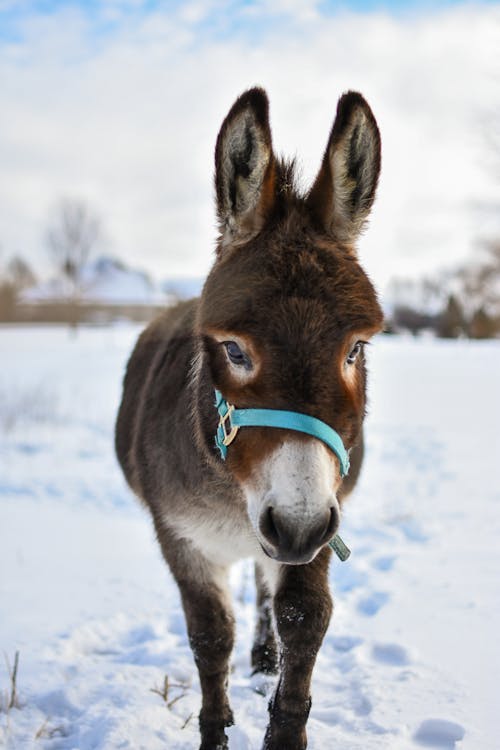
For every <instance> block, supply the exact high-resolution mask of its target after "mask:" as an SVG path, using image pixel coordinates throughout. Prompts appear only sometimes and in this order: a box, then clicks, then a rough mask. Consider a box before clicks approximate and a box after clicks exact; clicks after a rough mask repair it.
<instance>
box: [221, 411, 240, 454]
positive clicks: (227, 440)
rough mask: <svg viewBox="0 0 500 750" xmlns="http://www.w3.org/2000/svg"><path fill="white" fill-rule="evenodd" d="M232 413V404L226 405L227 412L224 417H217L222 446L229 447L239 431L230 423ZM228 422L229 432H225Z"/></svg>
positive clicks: (236, 426)
mask: <svg viewBox="0 0 500 750" xmlns="http://www.w3.org/2000/svg"><path fill="white" fill-rule="evenodd" d="M233 411H234V406H233V404H228V405H227V412H226V413H225V414H224V415H222V414H221V415H220V417H219V428H220V430H221V431H222V435H223V438H222V444H223V445H231V443H232V442H233V440H234V438H235V437H236V435H237V433H238V430H239V429H240V428H239V426H238V425H234V424H233V423H232V422H231V414H232V413H233ZM227 421H229V427H230V430H229V432H228V431H227V427H226V422H227Z"/></svg>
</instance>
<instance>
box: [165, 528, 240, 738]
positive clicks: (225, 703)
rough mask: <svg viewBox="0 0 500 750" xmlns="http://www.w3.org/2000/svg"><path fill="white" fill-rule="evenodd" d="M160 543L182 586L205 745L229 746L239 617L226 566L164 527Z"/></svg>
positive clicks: (180, 587)
mask: <svg viewBox="0 0 500 750" xmlns="http://www.w3.org/2000/svg"><path fill="white" fill-rule="evenodd" d="M160 542H161V545H162V551H163V553H164V556H165V558H166V560H167V562H168V564H169V567H170V569H171V571H172V573H173V575H174V577H175V579H176V581H177V585H178V586H179V589H180V593H181V597H182V604H183V607H184V613H185V615H186V624H187V630H188V635H189V643H190V645H191V649H192V651H193V656H194V660H195V662H196V666H197V667H198V673H199V677H200V686H201V692H202V706H201V711H200V717H199V723H200V734H201V746H200V750H224V748H227V737H226V734H225V732H224V728H225V727H228V726H231V724H233V714H232V712H231V708H230V706H229V700H228V697H227V681H228V667H229V657H230V656H231V651H232V649H233V642H234V617H233V614H232V611H231V605H230V594H229V590H228V588H227V569H225V568H223V567H220V566H217V565H214V564H213V563H211V562H210V561H209V560H208V559H207V558H205V556H204V555H202V554H201V553H200V552H198V551H197V550H196V549H195V548H194V547H192V546H191V545H190V544H189V543H188V542H185V541H184V540H179V539H175V540H174V539H172V538H171V537H170V536H169V535H168V534H165V532H164V531H163V533H162V536H161V537H160Z"/></svg>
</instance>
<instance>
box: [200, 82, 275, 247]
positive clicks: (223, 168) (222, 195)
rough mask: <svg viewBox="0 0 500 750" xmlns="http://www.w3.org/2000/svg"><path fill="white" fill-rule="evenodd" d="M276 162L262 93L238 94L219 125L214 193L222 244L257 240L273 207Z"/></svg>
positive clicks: (266, 101)
mask: <svg viewBox="0 0 500 750" xmlns="http://www.w3.org/2000/svg"><path fill="white" fill-rule="evenodd" d="M274 184H275V159H274V155H273V148H272V141H271V128H270V127H269V102H268V99H267V95H266V92H265V91H264V90H263V89H261V88H253V89H250V90H249V91H246V92H245V93H244V94H242V95H241V96H240V97H239V99H237V100H236V102H235V103H234V104H233V106H232V107H231V109H230V111H229V114H228V115H227V117H226V119H225V120H224V122H223V123H222V127H221V129H220V132H219V135H218V138H217V145H216V147H215V190H216V196H217V215H218V219H219V228H220V232H221V236H222V244H228V243H229V242H237V243H238V242H240V243H241V242H244V241H246V240H248V239H250V238H251V237H252V236H254V235H255V234H257V233H258V232H259V231H260V230H261V229H262V227H263V226H264V223H265V221H266V218H267V216H268V215H269V213H270V211H271V209H272V206H273V205H274V200H275V192H274Z"/></svg>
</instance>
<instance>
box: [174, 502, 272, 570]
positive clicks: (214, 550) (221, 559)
mask: <svg viewBox="0 0 500 750" xmlns="http://www.w3.org/2000/svg"><path fill="white" fill-rule="evenodd" d="M166 520H167V522H168V525H169V527H170V528H171V529H173V531H174V533H175V534H176V536H178V537H179V538H181V539H185V540H186V541H188V542H190V543H191V544H192V545H193V547H195V548H196V549H197V550H198V551H199V552H201V553H202V554H203V555H205V557H207V558H208V559H209V560H210V561H211V562H212V563H214V564H215V565H223V566H226V565H231V564H232V563H234V562H236V561H237V560H241V559H242V558H245V557H254V558H260V557H261V556H262V550H261V548H260V545H259V543H258V541H257V539H256V536H255V533H254V531H253V529H252V526H251V524H250V521H249V519H248V516H247V515H246V513H245V512H244V511H243V509H241V508H237V507H227V506H224V505H223V504H222V505H221V506H220V507H217V508H215V509H210V510H207V509H206V508H198V509H193V510H192V512H190V513H189V514H187V515H185V516H182V517H178V518H175V519H172V518H168V519H166Z"/></svg>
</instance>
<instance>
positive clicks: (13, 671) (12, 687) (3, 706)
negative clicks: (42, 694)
mask: <svg viewBox="0 0 500 750" xmlns="http://www.w3.org/2000/svg"><path fill="white" fill-rule="evenodd" d="M4 657H5V664H6V666H7V674H8V675H9V687H8V688H7V690H5V691H4V694H3V695H2V696H1V697H0V711H4V712H5V713H9V711H10V710H11V709H13V708H21V704H20V703H19V696H18V694H17V672H18V668H19V651H16V653H15V656H14V665H13V666H12V667H11V665H10V661H9V657H8V656H7V654H4Z"/></svg>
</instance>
